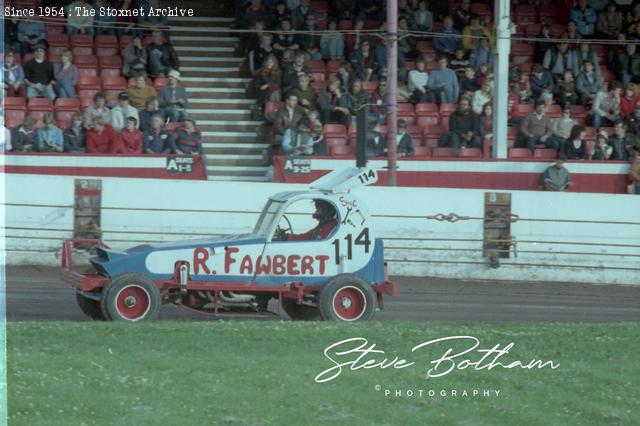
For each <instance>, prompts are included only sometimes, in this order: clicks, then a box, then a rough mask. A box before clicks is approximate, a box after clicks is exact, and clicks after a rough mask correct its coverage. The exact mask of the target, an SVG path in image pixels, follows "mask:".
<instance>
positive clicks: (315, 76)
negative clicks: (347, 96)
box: [311, 72, 325, 82]
mask: <svg viewBox="0 0 640 426" xmlns="http://www.w3.org/2000/svg"><path fill="white" fill-rule="evenodd" d="M311 79H312V80H314V81H322V82H324V81H325V75H324V72H312V73H311Z"/></svg>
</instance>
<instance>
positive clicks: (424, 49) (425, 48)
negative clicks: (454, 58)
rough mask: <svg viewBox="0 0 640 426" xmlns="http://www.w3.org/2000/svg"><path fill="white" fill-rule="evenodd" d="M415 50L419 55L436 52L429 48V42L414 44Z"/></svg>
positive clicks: (431, 47)
mask: <svg viewBox="0 0 640 426" xmlns="http://www.w3.org/2000/svg"><path fill="white" fill-rule="evenodd" d="M416 49H417V50H418V52H420V53H436V50H435V49H434V48H433V46H431V42H429V41H419V42H418V43H417V44H416Z"/></svg>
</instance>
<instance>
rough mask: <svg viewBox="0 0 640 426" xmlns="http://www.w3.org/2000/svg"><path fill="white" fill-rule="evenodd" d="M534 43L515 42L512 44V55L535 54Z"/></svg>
mask: <svg viewBox="0 0 640 426" xmlns="http://www.w3.org/2000/svg"><path fill="white" fill-rule="evenodd" d="M533 54H534V49H533V44H527V43H513V45H512V46H511V55H513V56H533Z"/></svg>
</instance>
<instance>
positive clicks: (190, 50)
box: [175, 43, 236, 57]
mask: <svg viewBox="0 0 640 426" xmlns="http://www.w3.org/2000/svg"><path fill="white" fill-rule="evenodd" d="M175 49H176V52H177V53H178V56H179V57H181V56H182V55H184V54H197V55H198V56H215V57H219V56H225V57H227V56H234V53H235V52H236V49H235V48H233V47H231V46H211V45H210V44H205V45H203V46H194V45H193V44H192V43H189V44H187V45H176V46H175Z"/></svg>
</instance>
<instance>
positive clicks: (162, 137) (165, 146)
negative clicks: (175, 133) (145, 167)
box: [142, 127, 176, 154]
mask: <svg viewBox="0 0 640 426" xmlns="http://www.w3.org/2000/svg"><path fill="white" fill-rule="evenodd" d="M148 149H150V150H151V151H153V152H154V153H156V154H162V153H164V151H166V150H170V151H171V152H175V151H176V143H175V141H174V140H173V137H171V135H170V134H169V132H167V129H165V128H164V127H163V128H162V129H161V130H160V133H156V132H154V131H153V130H151V129H149V130H148V131H146V132H144V142H143V143H142V151H143V152H145V153H146V152H147V150H148Z"/></svg>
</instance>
